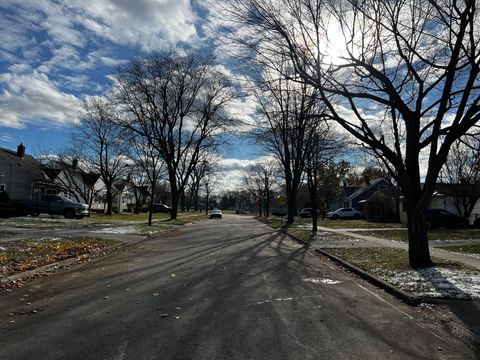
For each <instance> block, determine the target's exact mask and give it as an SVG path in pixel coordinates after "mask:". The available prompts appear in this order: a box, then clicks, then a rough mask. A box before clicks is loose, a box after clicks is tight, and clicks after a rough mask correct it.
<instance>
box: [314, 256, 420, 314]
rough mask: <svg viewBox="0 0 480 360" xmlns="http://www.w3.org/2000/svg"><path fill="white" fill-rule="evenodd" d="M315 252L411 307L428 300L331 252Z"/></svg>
mask: <svg viewBox="0 0 480 360" xmlns="http://www.w3.org/2000/svg"><path fill="white" fill-rule="evenodd" d="M314 252H315V253H316V254H320V255H324V256H327V257H328V258H330V259H332V260H333V261H335V262H337V263H339V264H340V265H342V266H343V267H345V268H347V269H348V270H350V271H351V272H353V273H355V274H356V275H358V276H360V277H361V278H362V279H364V280H367V281H368V282H369V283H371V284H373V285H375V286H377V287H379V288H381V289H383V290H385V291H386V292H387V293H389V294H390V295H393V296H395V297H396V298H398V299H400V300H402V301H403V302H404V303H406V304H408V305H410V306H418V305H420V304H421V303H422V302H426V301H427V300H426V299H422V298H418V297H415V296H411V295H409V294H407V293H405V292H403V291H401V290H399V289H397V288H396V287H393V286H392V285H390V284H389V283H387V282H385V281H383V280H380V279H379V278H377V277H375V276H373V275H371V274H369V273H367V272H365V271H364V270H362V269H360V268H359V267H357V266H355V265H352V264H350V263H349V262H347V261H345V260H343V259H341V258H339V257H337V256H335V255H332V254H330V253H329V252H327V251H325V250H322V249H314Z"/></svg>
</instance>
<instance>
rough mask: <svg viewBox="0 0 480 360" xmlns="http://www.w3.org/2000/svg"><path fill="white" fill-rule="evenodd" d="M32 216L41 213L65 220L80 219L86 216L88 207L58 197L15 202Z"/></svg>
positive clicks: (47, 196) (45, 196)
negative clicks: (63, 217)
mask: <svg viewBox="0 0 480 360" xmlns="http://www.w3.org/2000/svg"><path fill="white" fill-rule="evenodd" d="M15 202H16V203H18V204H20V205H22V206H24V207H25V208H26V209H27V211H28V213H29V214H30V215H32V216H38V215H39V214H41V213H45V214H51V215H63V216H65V218H67V219H82V218H83V217H85V216H87V215H88V205H87V204H80V203H77V202H75V201H73V200H71V199H69V198H66V197H64V196H60V195H42V196H41V197H40V198H39V199H38V200H16V201H15Z"/></svg>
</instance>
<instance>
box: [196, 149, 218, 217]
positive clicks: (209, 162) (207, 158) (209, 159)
mask: <svg viewBox="0 0 480 360" xmlns="http://www.w3.org/2000/svg"><path fill="white" fill-rule="evenodd" d="M217 164H218V158H217V155H216V154H215V153H212V152H203V153H201V154H200V155H199V161H198V164H197V166H195V167H194V169H193V171H192V175H191V181H190V182H189V191H190V198H191V201H193V208H194V210H195V211H198V210H199V193H200V186H201V184H202V182H205V180H206V179H208V178H209V177H211V176H212V175H214V174H215V173H216V172H218V166H217Z"/></svg>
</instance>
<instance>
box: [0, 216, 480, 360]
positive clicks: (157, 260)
mask: <svg viewBox="0 0 480 360" xmlns="http://www.w3.org/2000/svg"><path fill="white" fill-rule="evenodd" d="M425 314H426V313H424V312H423V310H422V309H413V308H409V307H408V306H406V305H404V304H402V303H401V302H399V301H397V300H396V299H394V298H391V297H389V296H388V295H386V294H384V293H383V292H381V291H378V290H377V289H376V288H374V287H373V286H370V285H369V284H367V283H365V282H363V281H362V280H360V279H358V278H356V277H354V276H352V275H350V274H349V273H347V272H344V271H342V270H341V269H339V268H338V267H336V266H335V265H333V264H332V263H331V262H330V261H329V260H328V259H326V258H321V257H318V256H314V255H313V254H312V253H311V252H310V251H309V250H308V249H306V248H304V247H301V246H300V245H298V244H296V243H294V242H292V241H291V240H290V239H289V238H288V237H286V236H284V235H283V234H281V233H279V232H275V231H272V230H271V229H270V228H268V227H267V226H265V225H262V224H260V223H258V222H257V221H255V220H253V219H251V218H248V217H242V216H234V215H227V216H225V217H224V219H221V220H220V219H213V220H207V221H203V222H200V223H196V224H192V225H189V226H185V227H183V229H182V230H181V231H178V232H176V233H174V234H170V235H168V236H167V237H160V238H150V239H148V240H146V241H143V242H140V243H138V244H136V245H133V246H130V247H127V248H125V249H124V250H121V251H119V252H118V253H116V254H114V255H111V256H108V257H105V258H101V259H96V260H94V261H92V262H90V263H85V264H82V265H79V266H76V267H74V268H72V269H70V270H68V271H64V272H58V273H55V274H54V275H51V276H49V277H47V278H44V279H40V280H36V281H34V282H31V283H27V284H26V286H25V287H23V288H20V289H13V290H12V291H10V292H3V293H0V358H2V359H142V360H143V359H162V360H163V359H209V360H210V359H275V360H277V359H302V360H303V359H448V358H461V359H475V358H476V355H475V354H476V351H478V350H479V349H478V348H477V349H474V348H470V347H469V346H467V345H465V344H464V343H461V342H459V341H458V340H457V338H455V337H453V336H451V335H450V334H449V332H448V331H446V329H444V328H443V327H441V326H440V327H439V326H437V327H435V326H433V325H432V326H430V325H431V324H429V323H428V321H427V320H425V318H426V315H425ZM477 354H478V352H477Z"/></svg>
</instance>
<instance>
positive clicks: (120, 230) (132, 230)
mask: <svg viewBox="0 0 480 360" xmlns="http://www.w3.org/2000/svg"><path fill="white" fill-rule="evenodd" d="M91 232H92V233H94V234H117V235H121V234H136V233H137V232H138V231H137V227H135V226H121V227H112V228H103V229H98V230H93V231H91Z"/></svg>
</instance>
